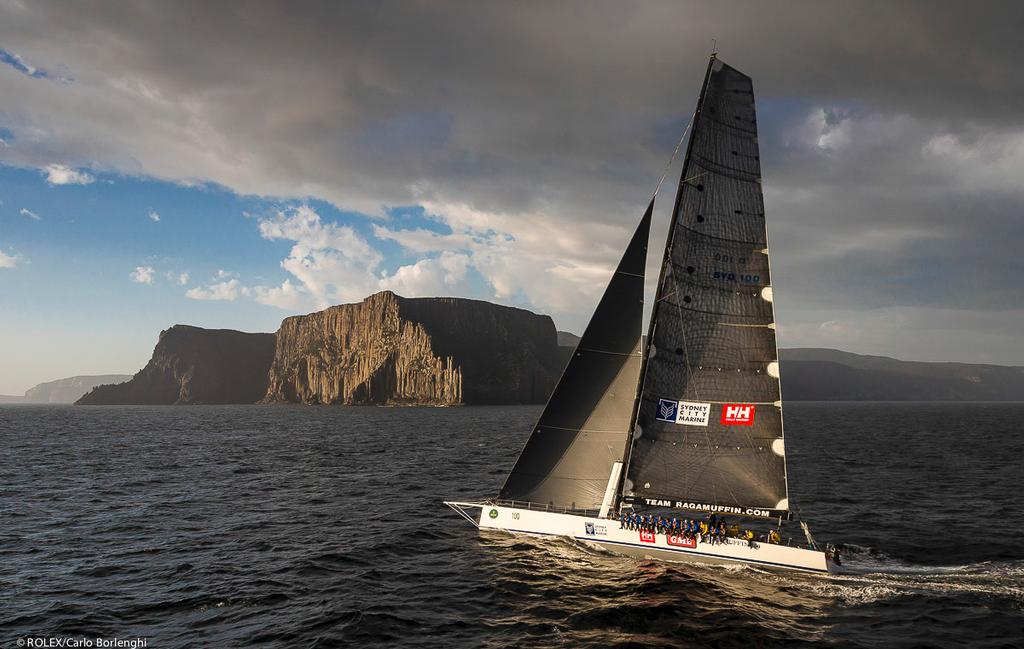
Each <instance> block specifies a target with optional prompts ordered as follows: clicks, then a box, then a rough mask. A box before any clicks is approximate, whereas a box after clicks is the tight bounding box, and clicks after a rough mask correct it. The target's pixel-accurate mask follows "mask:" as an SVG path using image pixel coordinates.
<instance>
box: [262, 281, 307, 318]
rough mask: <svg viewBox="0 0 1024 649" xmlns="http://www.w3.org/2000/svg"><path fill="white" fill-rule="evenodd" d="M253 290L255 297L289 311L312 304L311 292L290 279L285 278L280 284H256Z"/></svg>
mask: <svg viewBox="0 0 1024 649" xmlns="http://www.w3.org/2000/svg"><path fill="white" fill-rule="evenodd" d="M252 290H253V296H254V297H253V299H255V300H256V301H257V302H259V303H260V304H266V305H267V306H276V307H277V308H279V309H287V310H289V311H294V310H297V309H301V308H305V307H308V306H310V299H309V294H308V293H306V291H305V289H303V288H301V287H299V286H296V285H295V284H292V282H291V280H290V279H286V280H284V281H283V282H282V283H281V285H280V286H276V287H268V286H256V287H253V289H252Z"/></svg>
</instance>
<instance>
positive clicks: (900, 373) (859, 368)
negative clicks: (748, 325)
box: [779, 348, 1024, 401]
mask: <svg viewBox="0 0 1024 649" xmlns="http://www.w3.org/2000/svg"><path fill="white" fill-rule="evenodd" d="M779 358H780V362H781V370H782V395H783V398H785V399H786V400H787V401H793V400H795V401H1024V367H1007V366H1003V365H976V364H972V363H925V362H919V361H901V360H897V359H895V358H889V357H887V356H864V355H861V354H852V353H850V352H844V351H840V350H838V349H816V348H795V349H781V350H779Z"/></svg>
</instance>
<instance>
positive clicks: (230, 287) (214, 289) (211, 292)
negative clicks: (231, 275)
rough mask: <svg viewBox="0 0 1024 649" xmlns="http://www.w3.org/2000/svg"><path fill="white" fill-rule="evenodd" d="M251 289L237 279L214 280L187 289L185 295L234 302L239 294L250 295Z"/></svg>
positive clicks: (197, 298) (199, 298)
mask: <svg viewBox="0 0 1024 649" xmlns="http://www.w3.org/2000/svg"><path fill="white" fill-rule="evenodd" d="M250 293H251V291H250V290H249V289H248V288H247V287H245V286H242V285H241V283H240V282H239V281H238V280H237V279H229V280H225V281H222V282H214V283H212V284H209V285H207V286H205V287H202V286H195V287H193V288H190V289H189V290H187V291H185V297H187V298H191V299H193V300H226V301H228V302H234V301H235V300H237V299H238V298H239V296H243V295H249V294H250Z"/></svg>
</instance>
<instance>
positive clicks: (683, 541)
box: [665, 534, 697, 548]
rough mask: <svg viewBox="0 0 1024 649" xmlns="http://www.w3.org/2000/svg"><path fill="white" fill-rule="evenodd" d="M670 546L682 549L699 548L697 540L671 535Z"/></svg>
mask: <svg viewBox="0 0 1024 649" xmlns="http://www.w3.org/2000/svg"><path fill="white" fill-rule="evenodd" d="M665 540H666V541H668V544H669V545H677V546H679V547H681V548H695V547H697V539H688V538H686V537H685V536H679V535H677V534H669V535H668V538H666V539H665Z"/></svg>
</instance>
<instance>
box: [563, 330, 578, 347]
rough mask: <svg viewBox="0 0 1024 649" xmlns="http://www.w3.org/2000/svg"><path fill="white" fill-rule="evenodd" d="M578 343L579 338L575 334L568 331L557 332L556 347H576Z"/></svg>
mask: <svg viewBox="0 0 1024 649" xmlns="http://www.w3.org/2000/svg"><path fill="white" fill-rule="evenodd" d="M579 342H580V337H579V336H577V335H576V334H571V333H569V332H568V331H559V332H558V346H559V347H576V345H577V344H579Z"/></svg>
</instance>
